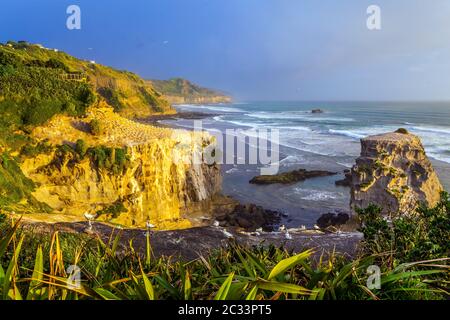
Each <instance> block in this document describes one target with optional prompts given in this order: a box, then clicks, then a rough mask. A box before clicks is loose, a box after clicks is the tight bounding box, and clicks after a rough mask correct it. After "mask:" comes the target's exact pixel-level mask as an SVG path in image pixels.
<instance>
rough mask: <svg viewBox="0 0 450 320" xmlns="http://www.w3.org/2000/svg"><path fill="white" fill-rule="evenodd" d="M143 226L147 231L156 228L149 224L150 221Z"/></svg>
mask: <svg viewBox="0 0 450 320" xmlns="http://www.w3.org/2000/svg"><path fill="white" fill-rule="evenodd" d="M145 226H146V227H147V229H153V228H155V227H156V226H155V225H154V224H151V223H150V221H147V222H146V223H145Z"/></svg>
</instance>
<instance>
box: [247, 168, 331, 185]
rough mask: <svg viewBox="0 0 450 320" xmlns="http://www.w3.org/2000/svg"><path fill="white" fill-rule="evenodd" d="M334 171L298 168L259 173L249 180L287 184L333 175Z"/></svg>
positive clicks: (261, 182) (259, 182)
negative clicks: (272, 172) (264, 173)
mask: <svg viewBox="0 0 450 320" xmlns="http://www.w3.org/2000/svg"><path fill="white" fill-rule="evenodd" d="M335 174H336V172H329V171H321V170H312V171H308V170H305V169H298V170H294V171H290V172H283V173H279V174H275V175H261V176H256V177H253V178H252V179H251V180H250V181H249V182H250V183H251V184H273V183H282V184H289V183H295V182H299V181H303V180H306V179H310V178H316V177H325V176H332V175H335Z"/></svg>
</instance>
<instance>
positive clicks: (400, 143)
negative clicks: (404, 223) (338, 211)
mask: <svg viewBox="0 0 450 320" xmlns="http://www.w3.org/2000/svg"><path fill="white" fill-rule="evenodd" d="M442 190H443V188H442V185H441V183H440V182H439V179H438V177H437V175H436V172H435V171H434V169H433V167H432V165H431V163H430V161H429V159H428V158H427V156H426V154H425V150H424V148H423V146H422V143H421V141H420V139H419V137H417V136H415V135H413V134H410V133H408V132H407V131H406V130H404V129H403V130H398V131H397V132H393V133H386V134H381V135H375V136H370V137H367V138H364V139H362V140H361V155H360V157H359V158H357V159H356V165H355V166H354V167H353V168H352V181H351V200H350V205H351V207H352V208H355V207H358V208H365V207H367V206H368V205H369V204H371V203H372V204H376V205H378V206H380V207H381V208H382V209H383V214H386V215H389V214H395V213H400V214H412V213H413V212H414V210H415V208H416V207H417V206H418V204H419V203H424V204H426V205H429V206H432V205H435V204H436V203H437V202H438V201H439V199H440V192H441V191H442Z"/></svg>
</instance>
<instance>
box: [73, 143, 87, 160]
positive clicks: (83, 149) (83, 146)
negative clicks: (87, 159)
mask: <svg viewBox="0 0 450 320" xmlns="http://www.w3.org/2000/svg"><path fill="white" fill-rule="evenodd" d="M87 151H88V145H87V143H86V141H84V140H83V139H78V140H77V142H76V143H75V152H76V153H78V154H79V155H80V157H81V158H82V159H83V158H84V156H85V155H86V153H87Z"/></svg>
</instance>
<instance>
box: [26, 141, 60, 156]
mask: <svg viewBox="0 0 450 320" xmlns="http://www.w3.org/2000/svg"><path fill="white" fill-rule="evenodd" d="M53 149H54V148H53V146H52V145H50V144H49V143H48V141H46V140H45V141H41V142H37V143H35V144H32V143H29V144H26V145H24V146H23V147H22V149H20V155H21V156H24V157H28V158H32V157H36V156H37V155H39V154H49V153H51V152H52V151H53Z"/></svg>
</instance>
